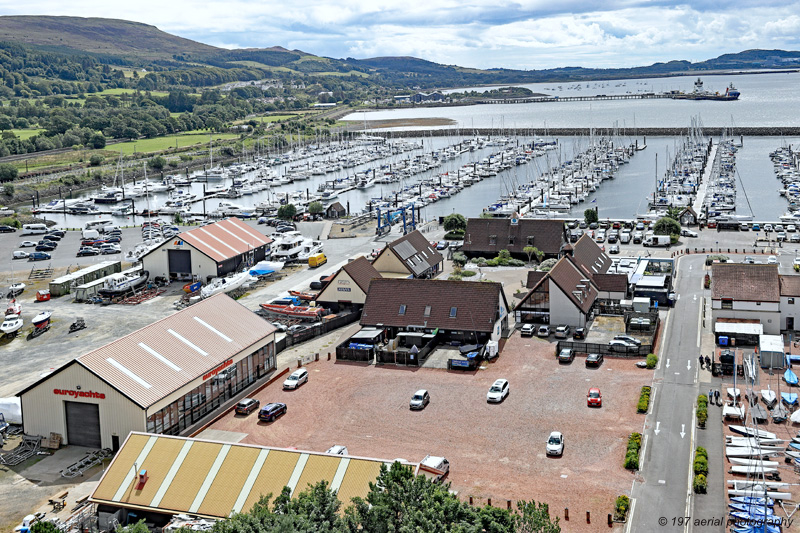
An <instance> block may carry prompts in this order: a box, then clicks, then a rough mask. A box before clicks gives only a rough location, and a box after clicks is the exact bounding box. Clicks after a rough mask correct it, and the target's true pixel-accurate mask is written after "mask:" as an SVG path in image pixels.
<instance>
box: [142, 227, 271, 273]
mask: <svg viewBox="0 0 800 533" xmlns="http://www.w3.org/2000/svg"><path fill="white" fill-rule="evenodd" d="M271 242H272V239H270V238H269V237H267V236H266V235H264V234H262V233H261V232H260V231H258V230H255V229H253V228H251V227H250V226H248V225H247V224H245V223H244V222H242V221H241V220H239V219H238V218H236V217H232V218H227V219H225V220H221V221H219V222H215V223H214V224H209V225H208V226H200V227H199V228H195V229H192V230H189V231H185V232H183V233H181V234H180V235H178V236H177V237H175V238H174V239H170V240H168V241H166V242H164V243H163V244H161V245H159V246H158V247H156V248H154V249H152V250H150V251H149V252H148V253H147V254H145V255H144V256H143V257H142V264H143V266H144V269H145V270H147V271H148V272H150V277H151V278H155V277H156V276H162V277H164V278H167V279H180V280H189V279H194V280H199V281H203V282H205V281H207V280H208V279H210V278H215V277H221V276H224V275H226V274H230V273H231V272H240V271H241V270H242V269H243V268H245V267H246V266H252V265H254V264H256V263H258V262H259V261H262V260H264V258H265V257H267V256H268V255H269V251H270V250H269V245H270V243H271Z"/></svg>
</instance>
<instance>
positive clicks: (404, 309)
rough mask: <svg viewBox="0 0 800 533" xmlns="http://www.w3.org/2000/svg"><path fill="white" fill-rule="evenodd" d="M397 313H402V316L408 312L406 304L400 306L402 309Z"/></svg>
mask: <svg viewBox="0 0 800 533" xmlns="http://www.w3.org/2000/svg"><path fill="white" fill-rule="evenodd" d="M397 314H398V315H400V316H402V315H404V314H406V305H405V304H403V305H401V306H400V311H398V313H397Z"/></svg>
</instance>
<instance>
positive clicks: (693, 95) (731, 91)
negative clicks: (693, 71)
mask: <svg viewBox="0 0 800 533" xmlns="http://www.w3.org/2000/svg"><path fill="white" fill-rule="evenodd" d="M666 94H667V96H668V97H669V98H672V99H674V100H718V101H729V100H738V99H739V96H740V94H741V93H740V92H739V90H738V89H737V88H736V87H734V86H733V83H731V84H730V85H729V86H728V88H727V89H725V92H724V93H723V94H720V93H718V92H717V93H712V92H711V91H706V90H705V89H703V80H701V79H700V78H697V81H695V82H694V90H693V91H692V92H690V93H684V92H681V91H671V92H668V93H666Z"/></svg>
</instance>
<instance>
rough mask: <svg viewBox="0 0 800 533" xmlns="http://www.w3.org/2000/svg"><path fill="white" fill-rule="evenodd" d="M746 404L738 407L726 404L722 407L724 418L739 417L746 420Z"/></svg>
mask: <svg viewBox="0 0 800 533" xmlns="http://www.w3.org/2000/svg"><path fill="white" fill-rule="evenodd" d="M744 411H745V409H744V404H743V405H741V406H739V407H737V406H735V405H727V404H726V405H725V406H724V407H723V408H722V416H723V417H724V418H726V419H727V418H737V419H739V420H744Z"/></svg>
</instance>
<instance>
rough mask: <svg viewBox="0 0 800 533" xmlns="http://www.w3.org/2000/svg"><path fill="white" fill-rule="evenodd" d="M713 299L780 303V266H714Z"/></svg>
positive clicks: (741, 264)
mask: <svg viewBox="0 0 800 533" xmlns="http://www.w3.org/2000/svg"><path fill="white" fill-rule="evenodd" d="M711 298H712V299H714V300H721V299H727V298H731V299H733V300H741V301H748V302H778V301H780V287H779V281H778V265H751V264H746V263H718V264H714V265H712V267H711Z"/></svg>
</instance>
